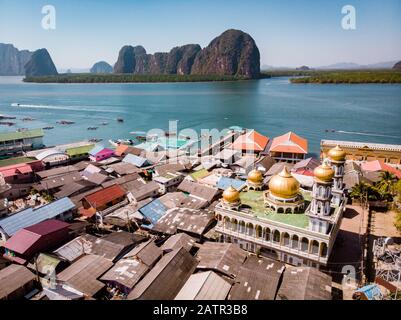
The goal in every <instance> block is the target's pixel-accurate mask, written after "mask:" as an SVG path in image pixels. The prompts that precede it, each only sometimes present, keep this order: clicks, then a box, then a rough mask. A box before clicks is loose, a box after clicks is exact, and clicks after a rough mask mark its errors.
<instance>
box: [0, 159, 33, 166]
mask: <svg viewBox="0 0 401 320" xmlns="http://www.w3.org/2000/svg"><path fill="white" fill-rule="evenodd" d="M35 160H36V159H35V158H28V157H16V158H9V159H4V160H0V167H6V166H11V165H13V164H20V163H27V162H31V161H35Z"/></svg>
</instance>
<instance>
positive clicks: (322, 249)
mask: <svg viewBox="0 0 401 320" xmlns="http://www.w3.org/2000/svg"><path fill="white" fill-rule="evenodd" d="M320 256H321V257H323V258H325V257H326V256H327V244H326V242H322V243H321V244H320Z"/></svg>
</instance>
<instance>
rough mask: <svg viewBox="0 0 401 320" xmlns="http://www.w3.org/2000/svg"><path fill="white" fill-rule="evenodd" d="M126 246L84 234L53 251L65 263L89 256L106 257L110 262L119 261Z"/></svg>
mask: <svg viewBox="0 0 401 320" xmlns="http://www.w3.org/2000/svg"><path fill="white" fill-rule="evenodd" d="M125 248H126V246H125V245H122V244H119V243H115V242H112V241H108V240H106V239H102V238H99V237H95V236H93V235H90V234H83V235H81V236H78V237H76V238H75V239H73V240H71V241H70V242H68V243H66V244H64V245H62V246H61V247H60V248H58V249H56V250H55V251H53V254H55V255H56V256H57V257H59V258H60V259H62V260H63V261H67V262H69V263H74V262H75V261H77V260H78V259H79V258H81V257H83V256H84V255H87V254H92V255H97V256H101V257H104V258H105V259H108V260H110V261H115V260H118V258H119V257H120V256H121V254H122V253H123V251H124V249H125Z"/></svg>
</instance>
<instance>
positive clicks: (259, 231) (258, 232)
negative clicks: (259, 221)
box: [255, 225, 263, 238]
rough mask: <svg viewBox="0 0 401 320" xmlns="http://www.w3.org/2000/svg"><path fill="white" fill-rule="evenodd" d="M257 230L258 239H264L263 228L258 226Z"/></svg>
mask: <svg viewBox="0 0 401 320" xmlns="http://www.w3.org/2000/svg"><path fill="white" fill-rule="evenodd" d="M255 230H256V237H257V238H261V237H262V230H263V229H262V227H261V226H259V225H256V227H255Z"/></svg>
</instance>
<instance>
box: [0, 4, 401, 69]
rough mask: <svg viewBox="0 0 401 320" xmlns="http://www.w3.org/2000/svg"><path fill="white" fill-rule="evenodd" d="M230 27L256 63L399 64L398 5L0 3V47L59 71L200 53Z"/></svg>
mask: <svg viewBox="0 0 401 320" xmlns="http://www.w3.org/2000/svg"><path fill="white" fill-rule="evenodd" d="M48 4H50V5H53V6H55V8H56V30H44V29H42V27H41V20H42V17H43V15H42V13H41V9H42V7H43V6H44V5H48ZM347 4H350V5H353V6H354V7H355V8H356V30H343V29H342V27H341V19H342V17H343V15H342V13H341V8H342V7H343V6H344V5H347ZM229 28H235V29H241V30H243V31H245V32H248V33H249V34H250V35H251V36H252V37H253V38H254V39H255V41H256V43H257V45H258V47H259V50H260V52H261V64H269V65H274V66H300V65H304V64H306V65H310V66H321V65H327V64H331V63H336V62H356V63H361V64H368V63H375V62H381V61H392V60H400V59H401V1H399V0H385V1H379V0H342V1H340V0H319V1H318V0H296V1H295V0H280V1H279V0H275V1H273V0H247V1H245V0H231V1H228V0H226V1H222V0H214V1H212V0H202V1H199V0H198V1H195V0H142V1H139V0H131V1H129V0H115V1H104V0H96V1H95V0H81V1H78V0H68V1H67V0H63V1H61V0H46V1H39V0H30V1H28V0H0V42H5V43H13V44H14V45H15V46H16V47H18V48H19V49H29V50H34V49H37V48H42V47H45V48H47V49H48V50H49V52H50V54H51V56H52V58H53V60H54V62H55V64H56V66H57V67H58V68H87V67H90V66H91V65H92V64H93V63H94V62H96V61H99V60H105V61H107V62H109V63H111V64H114V62H115V61H116V59H117V56H118V51H119V49H120V48H121V47H122V46H123V45H126V44H132V45H139V44H141V45H143V46H144V47H145V48H146V50H147V51H148V52H149V53H154V52H157V51H169V50H170V49H171V48H172V47H174V46H177V45H183V44H187V43H198V44H200V45H201V46H202V47H204V46H206V45H207V44H208V43H209V42H210V41H211V40H212V39H213V38H214V37H216V36H218V35H219V34H220V33H222V32H223V31H224V30H226V29H229Z"/></svg>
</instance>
